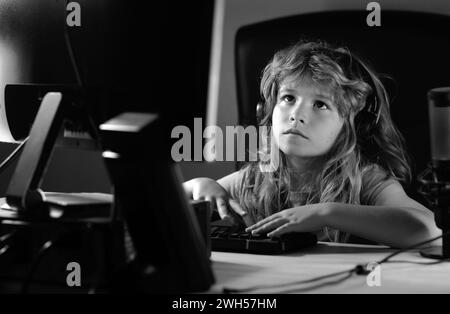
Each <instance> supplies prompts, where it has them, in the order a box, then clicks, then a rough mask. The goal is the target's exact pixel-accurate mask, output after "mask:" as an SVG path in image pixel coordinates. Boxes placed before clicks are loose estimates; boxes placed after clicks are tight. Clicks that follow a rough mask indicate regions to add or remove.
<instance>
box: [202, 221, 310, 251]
mask: <svg viewBox="0 0 450 314" xmlns="http://www.w3.org/2000/svg"><path fill="white" fill-rule="evenodd" d="M316 243H317V237H316V235H315V234H313V233H304V232H293V233H288V234H284V235H282V236H281V237H279V238H268V237H267V236H266V235H265V234H258V235H253V234H251V233H250V232H244V231H243V230H242V228H241V230H239V229H238V227H236V226H233V225H231V224H230V223H229V222H228V221H222V220H217V221H213V222H211V249H212V251H225V252H240V253H256V254H282V253H287V252H293V251H299V250H301V249H303V248H306V247H310V246H313V245H315V244H316Z"/></svg>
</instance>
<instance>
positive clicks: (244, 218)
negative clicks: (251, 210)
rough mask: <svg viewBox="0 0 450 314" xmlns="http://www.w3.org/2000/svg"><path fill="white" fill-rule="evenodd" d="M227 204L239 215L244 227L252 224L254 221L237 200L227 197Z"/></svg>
mask: <svg viewBox="0 0 450 314" xmlns="http://www.w3.org/2000/svg"><path fill="white" fill-rule="evenodd" d="M228 204H229V205H230V207H231V209H232V210H233V211H234V212H235V213H236V214H238V215H239V217H241V219H242V221H243V222H244V223H245V226H246V227H248V226H251V225H253V224H254V221H253V220H252V219H251V217H250V215H249V214H248V213H247V212H246V211H245V210H243V209H242V207H241V205H240V204H239V203H238V202H237V201H235V200H233V199H229V200H228Z"/></svg>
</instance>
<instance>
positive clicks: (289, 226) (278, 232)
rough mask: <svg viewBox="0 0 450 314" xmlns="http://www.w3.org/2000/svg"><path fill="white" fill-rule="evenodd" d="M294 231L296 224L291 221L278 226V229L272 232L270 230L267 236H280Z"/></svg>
mask: <svg viewBox="0 0 450 314" xmlns="http://www.w3.org/2000/svg"><path fill="white" fill-rule="evenodd" d="M292 231H294V225H293V224H291V223H287V224H284V225H282V226H280V227H278V228H277V229H275V230H273V231H272V232H269V233H268V234H267V236H268V237H270V238H274V237H279V236H281V235H283V234H285V233H289V232H292Z"/></svg>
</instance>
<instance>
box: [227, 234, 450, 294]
mask: <svg viewBox="0 0 450 314" xmlns="http://www.w3.org/2000/svg"><path fill="white" fill-rule="evenodd" d="M449 234H450V231H448V232H445V233H443V234H441V235H440V236H437V237H434V238H431V239H428V240H426V241H422V242H419V243H416V244H414V245H411V246H408V247H406V248H404V249H400V250H397V251H396V252H394V253H392V254H389V255H388V256H386V257H385V258H383V259H381V260H380V261H378V262H377V264H379V265H380V264H383V263H387V262H391V261H389V259H391V258H392V257H394V256H395V255H398V254H400V253H403V252H406V251H409V250H412V249H415V248H417V247H419V246H422V245H424V244H428V243H430V242H433V241H435V240H438V239H440V238H443V237H445V236H448V235H449ZM447 260H448V259H447ZM443 261H445V260H441V261H438V262H432V263H427V264H429V265H432V264H438V263H440V262H443ZM367 265H368V263H366V264H365V265H364V264H358V265H356V266H355V267H353V268H351V269H348V270H343V271H339V272H335V273H331V274H328V275H323V276H319V277H314V278H311V279H307V280H301V281H293V282H290V283H282V284H274V285H259V286H253V287H249V288H243V289H234V288H226V287H224V288H223V290H222V291H223V293H225V294H230V293H248V292H250V291H253V290H261V289H270V288H278V287H280V288H282V287H288V286H292V285H299V284H305V283H311V282H316V281H320V280H323V279H327V278H333V277H336V276H339V275H342V274H347V276H345V277H344V278H341V279H339V280H335V281H332V282H327V283H322V284H319V285H317V286H313V287H307V288H302V289H295V291H300V290H301V291H310V290H312V289H317V288H320V287H323V286H329V285H332V284H337V283H340V282H342V281H344V280H346V279H348V278H350V277H351V276H352V275H353V274H354V273H355V274H357V275H368V274H369V273H370V271H369V270H368V269H367V267H366V266H367ZM289 291H294V289H291V290H289Z"/></svg>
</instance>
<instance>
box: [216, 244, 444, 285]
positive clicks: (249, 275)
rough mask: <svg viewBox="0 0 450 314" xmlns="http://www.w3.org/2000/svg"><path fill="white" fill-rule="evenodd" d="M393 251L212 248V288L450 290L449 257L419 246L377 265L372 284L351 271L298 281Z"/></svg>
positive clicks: (319, 247) (345, 247)
mask: <svg viewBox="0 0 450 314" xmlns="http://www.w3.org/2000/svg"><path fill="white" fill-rule="evenodd" d="M392 252H394V250H393V249H390V248H387V247H383V246H371V245H356V244H338V243H325V242H319V243H318V245H317V246H315V247H313V248H310V249H307V250H304V251H301V252H298V253H291V254H285V255H277V256H274V255H255V254H239V253H224V252H212V255H211V260H212V267H213V270H214V274H215V276H216V284H215V285H214V286H213V287H212V289H211V292H213V293H221V292H222V289H223V288H224V287H226V288H234V289H243V288H248V287H253V286H261V285H268V284H270V285H276V284H288V283H293V282H297V283H296V284H293V285H288V286H284V287H273V288H265V289H258V290H252V291H249V293H352V294H353V293H450V261H436V260H433V259H428V258H424V257H422V256H420V254H419V251H418V250H414V251H409V252H405V253H401V254H399V255H396V256H395V257H393V258H392V259H391V261H392V262H388V263H383V264H381V265H380V275H381V276H380V279H381V280H380V284H381V285H380V286H372V287H371V286H369V285H368V284H367V277H366V276H365V275H355V274H353V275H352V276H351V277H349V278H347V279H345V280H341V279H343V278H344V277H345V275H340V276H336V277H333V278H328V279H323V280H319V281H314V282H309V283H304V282H303V283H300V282H301V281H306V280H308V279H313V278H316V277H320V276H324V275H327V274H331V273H334V272H339V271H344V270H348V269H351V268H352V267H354V266H356V265H357V264H360V263H361V264H367V263H369V262H376V261H379V260H381V259H383V258H384V257H386V256H387V255H389V254H390V253H392ZM327 283H328V284H327Z"/></svg>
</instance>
